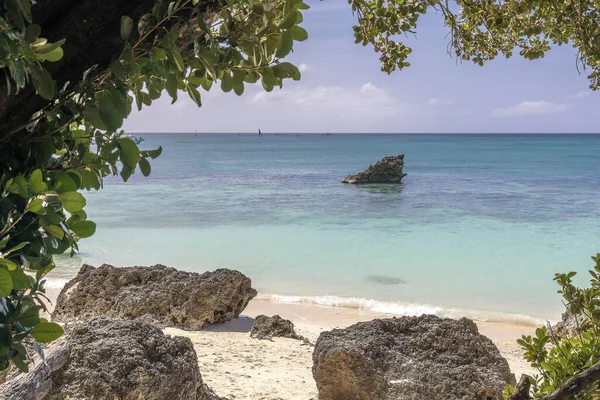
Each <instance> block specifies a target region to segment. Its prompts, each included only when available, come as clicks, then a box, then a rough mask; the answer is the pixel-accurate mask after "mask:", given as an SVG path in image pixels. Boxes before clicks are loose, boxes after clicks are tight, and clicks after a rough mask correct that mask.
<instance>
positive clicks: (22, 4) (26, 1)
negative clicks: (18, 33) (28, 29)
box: [19, 0, 31, 22]
mask: <svg viewBox="0 0 600 400" xmlns="http://www.w3.org/2000/svg"><path fill="white" fill-rule="evenodd" d="M30 1H31V0H19V8H20V9H21V13H22V14H23V16H24V17H25V19H26V20H27V21H29V22H31V3H30Z"/></svg>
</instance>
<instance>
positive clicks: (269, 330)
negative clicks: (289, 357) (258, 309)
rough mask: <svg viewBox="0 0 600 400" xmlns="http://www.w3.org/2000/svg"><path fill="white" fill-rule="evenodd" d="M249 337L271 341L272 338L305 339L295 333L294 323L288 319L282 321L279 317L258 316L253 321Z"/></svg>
mask: <svg viewBox="0 0 600 400" xmlns="http://www.w3.org/2000/svg"><path fill="white" fill-rule="evenodd" d="M250 337H253V338H255V339H272V338H274V337H283V338H290V339H298V340H304V341H306V339H305V338H304V337H302V336H300V335H298V334H297V333H296V331H295V330H294V323H293V322H292V321H290V320H289V319H283V318H281V317H280V316H279V315H274V316H272V317H268V316H266V315H258V316H257V317H256V318H255V319H254V325H252V330H251V331H250Z"/></svg>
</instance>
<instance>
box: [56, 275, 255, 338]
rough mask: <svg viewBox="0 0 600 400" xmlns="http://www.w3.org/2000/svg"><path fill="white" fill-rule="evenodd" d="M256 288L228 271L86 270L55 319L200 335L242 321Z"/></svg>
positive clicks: (65, 294)
mask: <svg viewBox="0 0 600 400" xmlns="http://www.w3.org/2000/svg"><path fill="white" fill-rule="evenodd" d="M251 284H252V283H251V281H250V279H249V278H248V277H246V276H245V275H244V274H242V273H241V272H238V271H233V270H229V269H217V270H216V271H213V272H205V273H203V274H198V273H194V272H184V271H179V270H176V269H174V268H169V267H166V266H164V265H160V264H158V265H154V266H151V267H127V268H117V267H113V266H112V265H107V264H104V265H102V266H100V267H98V268H95V267H93V266H90V265H84V266H83V267H82V268H81V270H80V271H79V274H78V275H77V276H76V277H75V278H74V279H72V280H71V281H70V282H68V283H67V284H66V285H65V287H64V288H63V289H62V291H61V292H60V295H59V296H58V300H57V303H56V308H55V310H54V313H53V314H52V318H53V319H54V320H58V321H62V322H67V321H76V320H81V319H86V318H90V317H94V316H104V317H108V318H119V319H138V320H142V321H146V322H149V323H153V324H156V325H158V326H161V327H167V326H172V327H177V328H181V329H186V330H199V329H201V328H202V327H204V326H205V325H208V324H213V323H222V322H227V321H230V320H232V319H234V318H237V317H238V316H239V315H240V313H241V312H242V311H243V310H244V309H245V308H246V306H247V305H248V302H249V301H250V300H251V299H253V298H254V297H255V296H256V294H257V293H256V290H254V289H253V288H252V285H251Z"/></svg>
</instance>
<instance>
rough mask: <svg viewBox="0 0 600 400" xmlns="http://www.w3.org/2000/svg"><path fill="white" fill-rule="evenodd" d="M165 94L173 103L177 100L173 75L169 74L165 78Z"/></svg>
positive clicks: (175, 78)
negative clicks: (167, 94)
mask: <svg viewBox="0 0 600 400" xmlns="http://www.w3.org/2000/svg"><path fill="white" fill-rule="evenodd" d="M166 87H167V93H169V96H171V98H172V99H173V101H175V100H177V77H176V76H175V75H173V74H169V76H168V77H167V83H166Z"/></svg>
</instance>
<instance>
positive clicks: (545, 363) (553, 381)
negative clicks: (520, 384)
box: [505, 253, 600, 400]
mask: <svg viewBox="0 0 600 400" xmlns="http://www.w3.org/2000/svg"><path fill="white" fill-rule="evenodd" d="M592 260H593V261H594V262H595V264H596V265H595V266H594V269H593V270H590V271H589V273H590V275H591V276H592V279H591V286H590V287H589V288H578V287H576V286H575V285H573V281H572V279H573V277H574V276H575V275H576V273H575V272H569V273H568V274H556V276H555V278H554V280H555V281H556V282H557V283H558V284H559V285H560V290H559V291H558V293H560V294H561V295H562V297H563V298H564V300H565V304H566V306H567V309H568V311H569V312H570V313H571V314H572V315H574V316H576V317H577V323H578V326H577V331H578V332H577V334H576V335H575V336H574V337H571V338H563V339H562V340H557V339H556V338H554V334H553V332H552V329H551V328H550V329H549V328H547V327H545V326H543V327H540V328H538V329H537V330H536V334H535V337H531V336H523V337H522V338H521V339H519V340H518V341H517V342H518V343H519V345H521V347H522V348H523V350H525V355H524V358H525V360H527V361H528V362H529V363H531V366H532V367H533V368H535V369H537V370H538V372H539V375H537V376H536V377H535V378H532V384H533V394H534V395H535V396H536V397H542V396H545V395H548V394H550V393H552V392H554V391H555V390H557V389H558V388H559V387H561V386H562V385H564V384H565V383H566V382H567V381H568V380H569V379H570V378H571V377H573V376H574V375H577V374H578V373H580V372H582V371H584V370H586V369H588V368H590V367H592V366H593V365H594V364H596V363H597V362H598V361H600V253H599V254H597V255H596V256H595V257H592ZM511 391H512V388H508V389H507V390H506V391H505V398H508V395H509V394H510V393H511ZM578 396H579V397H577V399H578V400H587V399H596V398H598V396H600V382H597V383H596V384H594V385H592V386H589V387H587V389H586V390H585V391H582V392H580V393H579V394H578Z"/></svg>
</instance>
